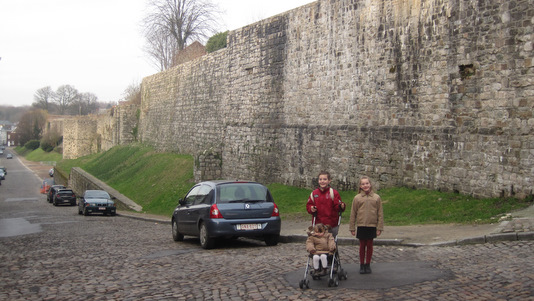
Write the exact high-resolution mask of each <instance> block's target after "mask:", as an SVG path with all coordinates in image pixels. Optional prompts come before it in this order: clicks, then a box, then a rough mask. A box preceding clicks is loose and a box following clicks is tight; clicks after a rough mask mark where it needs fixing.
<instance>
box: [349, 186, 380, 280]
mask: <svg viewBox="0 0 534 301" xmlns="http://www.w3.org/2000/svg"><path fill="white" fill-rule="evenodd" d="M356 226H357V227H358V228H357V229H356V230H357V231H355V227H356ZM349 230H350V233H351V234H352V235H356V238H358V239H359V240H360V274H370V273H371V257H372V256H373V239H375V238H376V237H377V236H379V235H380V234H382V231H383V230H384V213H383V211H382V200H380V196H379V195H378V194H376V193H374V192H373V187H372V186H371V181H370V180H369V178H368V177H361V178H360V188H359V189H358V194H357V195H356V196H355V197H354V200H353V201H352V209H351V211H350V222H349Z"/></svg>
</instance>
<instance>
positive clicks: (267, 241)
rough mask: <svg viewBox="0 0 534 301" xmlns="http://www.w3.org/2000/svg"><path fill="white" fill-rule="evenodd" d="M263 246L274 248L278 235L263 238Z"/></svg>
mask: <svg viewBox="0 0 534 301" xmlns="http://www.w3.org/2000/svg"><path fill="white" fill-rule="evenodd" d="M264 239H265V244H266V245H268V246H276V245H277V244H278V241H279V239H280V235H267V236H265V238H264Z"/></svg>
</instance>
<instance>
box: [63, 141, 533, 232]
mask: <svg viewBox="0 0 534 301" xmlns="http://www.w3.org/2000/svg"><path fill="white" fill-rule="evenodd" d="M193 164H194V160H193V158H192V157H191V156H189V155H179V154H172V153H158V152H155V151H154V150H153V149H152V148H150V147H146V146H141V145H128V146H116V147H114V148H112V149H110V150H108V151H106V152H103V153H99V154H94V155H90V156H86V157H82V158H78V159H75V160H62V161H59V162H58V164H57V166H56V168H59V169H61V170H63V171H64V172H67V173H68V172H69V171H70V168H71V167H74V166H79V167H81V168H83V169H84V170H86V171H87V172H89V173H91V174H92V175H94V176H95V177H97V178H99V179H101V180H102V181H104V182H106V183H108V185H110V186H112V187H113V188H115V189H117V190H118V191H120V192H121V193H123V194H124V195H126V196H128V197H129V198H131V199H132V200H133V201H135V202H136V203H138V204H140V205H141V206H143V210H144V211H146V212H148V213H153V214H162V215H167V216H170V215H171V214H172V211H173V209H174V208H175V207H176V205H177V204H178V200H179V199H180V198H182V197H183V196H184V195H185V194H186V193H187V191H188V190H189V188H190V187H191V186H192V185H193V184H194V182H193ZM267 186H268V187H269V189H270V190H271V193H272V195H273V197H274V199H275V202H276V204H277V205H278V207H279V209H280V212H281V216H282V218H283V219H286V218H299V219H300V218H305V219H308V218H310V219H311V217H310V216H309V215H308V214H307V213H306V209H305V206H306V202H307V199H308V196H309V195H310V192H311V191H310V189H305V188H298V187H291V186H286V185H282V184H276V183H274V184H269V185H267ZM377 193H378V194H379V195H380V196H381V198H382V201H383V206H384V218H385V222H386V224H388V225H410V224H428V223H464V224H469V223H490V222H496V221H497V220H498V218H499V217H500V216H502V215H504V214H506V213H509V212H511V211H513V210H517V209H522V208H525V207H528V206H529V205H531V204H532V199H531V198H530V199H526V200H519V199H513V198H507V199H501V198H486V199H477V198H473V197H470V196H467V195H461V194H456V193H444V192H438V191H431V190H415V189H409V188H405V187H395V188H387V189H381V190H380V191H378V192H377ZM340 195H341V198H342V200H343V201H344V202H345V203H346V204H347V211H346V212H345V213H344V214H343V219H342V222H343V223H347V222H348V220H349V215H350V207H351V204H352V199H353V198H354V196H355V195H356V192H355V191H340Z"/></svg>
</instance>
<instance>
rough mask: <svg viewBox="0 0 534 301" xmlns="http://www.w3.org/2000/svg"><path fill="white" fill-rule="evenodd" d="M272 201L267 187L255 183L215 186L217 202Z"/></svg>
mask: <svg viewBox="0 0 534 301" xmlns="http://www.w3.org/2000/svg"><path fill="white" fill-rule="evenodd" d="M237 202H272V197H271V195H270V193H269V190H268V189H267V187H265V186H263V185H261V184H257V183H230V184H221V185H218V186H217V203H220V204H224V203H237Z"/></svg>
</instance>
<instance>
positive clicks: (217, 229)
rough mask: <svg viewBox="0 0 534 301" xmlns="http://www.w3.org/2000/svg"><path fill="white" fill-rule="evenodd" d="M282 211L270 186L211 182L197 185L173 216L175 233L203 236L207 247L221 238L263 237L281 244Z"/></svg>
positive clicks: (179, 237) (202, 242) (178, 237)
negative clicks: (279, 210)
mask: <svg viewBox="0 0 534 301" xmlns="http://www.w3.org/2000/svg"><path fill="white" fill-rule="evenodd" d="M280 227H281V222H280V214H279V212H278V207H277V206H276V204H275V203H274V201H273V198H272V196H271V193H270V192H269V190H268V189H267V187H265V186H263V185H261V184H259V183H256V182H244V181H238V182H236V181H208V182H202V183H199V184H197V185H195V186H194V187H193V188H191V190H189V192H188V193H187V194H186V195H185V197H184V198H183V199H181V200H180V201H179V205H178V206H177V207H176V209H175V210H174V213H173V215H172V236H173V239H174V240H175V241H182V240H183V239H184V235H191V236H198V237H200V245H201V246H202V247H203V248H204V249H210V248H213V247H214V246H215V242H216V239H218V238H233V237H260V238H262V239H263V240H265V243H266V244H267V245H269V246H274V245H276V244H278V239H279V238H280Z"/></svg>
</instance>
